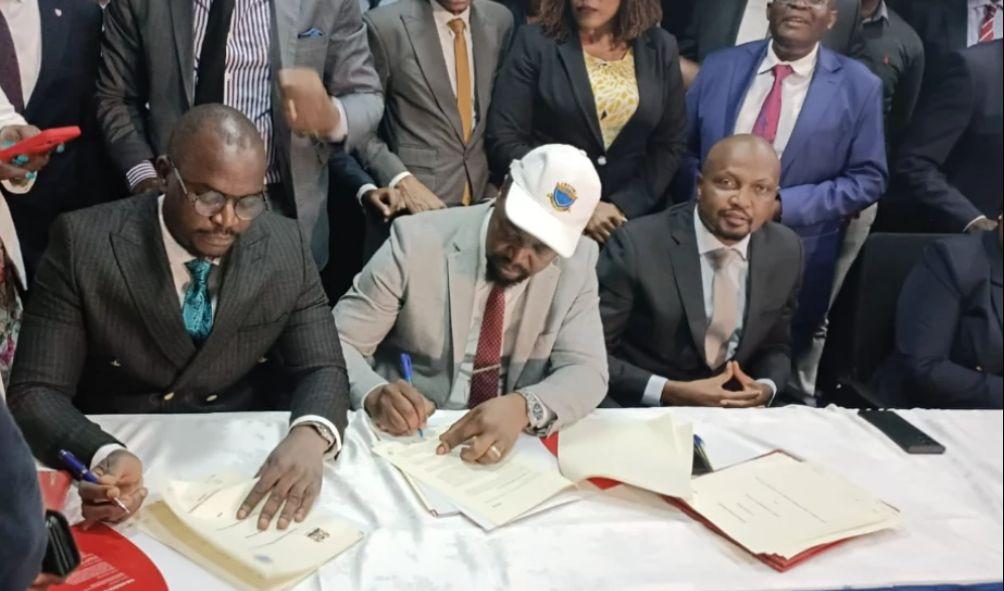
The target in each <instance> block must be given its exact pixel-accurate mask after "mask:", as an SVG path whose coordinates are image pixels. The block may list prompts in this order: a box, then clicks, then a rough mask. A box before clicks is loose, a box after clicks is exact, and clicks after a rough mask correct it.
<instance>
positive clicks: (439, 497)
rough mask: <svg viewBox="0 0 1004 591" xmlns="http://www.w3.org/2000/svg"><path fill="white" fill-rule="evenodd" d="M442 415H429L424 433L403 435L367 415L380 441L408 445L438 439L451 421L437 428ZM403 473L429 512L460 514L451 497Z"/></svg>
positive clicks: (372, 429)
mask: <svg viewBox="0 0 1004 591" xmlns="http://www.w3.org/2000/svg"><path fill="white" fill-rule="evenodd" d="M440 416H442V415H436V414H433V415H432V416H431V417H429V422H428V425H427V428H426V429H424V430H423V432H422V435H419V434H418V433H415V434H413V435H402V436H398V435H391V434H390V433H387V432H386V431H381V430H380V429H379V428H377V426H376V425H374V424H373V421H371V420H370V418H369V417H366V424H367V425H369V427H370V431H372V432H373V435H374V436H375V437H376V438H377V439H379V440H380V441H396V442H397V443H402V444H405V445H407V444H411V443H417V442H419V441H422V440H424V439H429V438H432V439H438V438H439V433H440V432H441V431H445V430H446V429H448V428H449V423H445V425H446V426H445V427H442V428H440V429H437V428H436V427H435V426H434V425H435V424H436V423H438V422H441V421H439V420H438V418H439V417H440ZM401 475H402V476H404V479H405V480H406V481H407V482H408V485H409V486H411V488H412V490H414V491H415V495H416V496H417V497H418V500H419V501H421V503H422V504H423V505H425V508H426V510H427V511H429V513H431V514H433V515H434V516H436V517H449V516H451V515H459V514H460V509H458V508H457V506H456V505H454V504H453V502H452V501H451V500H450V499H449V498H447V497H446V496H444V495H443V494H442V493H440V492H439V491H437V490H436V489H434V488H432V487H430V486H427V485H425V484H423V483H421V482H418V481H416V480H415V479H414V478H412V477H411V476H408V474H406V473H404V472H401Z"/></svg>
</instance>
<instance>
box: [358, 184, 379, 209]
mask: <svg viewBox="0 0 1004 591" xmlns="http://www.w3.org/2000/svg"><path fill="white" fill-rule="evenodd" d="M377 189H379V187H377V186H376V185H374V184H373V183H366V184H365V185H363V186H361V187H359V190H358V191H356V201H358V202H359V203H360V204H362V202H363V195H365V194H366V193H369V192H370V191H376V190H377Z"/></svg>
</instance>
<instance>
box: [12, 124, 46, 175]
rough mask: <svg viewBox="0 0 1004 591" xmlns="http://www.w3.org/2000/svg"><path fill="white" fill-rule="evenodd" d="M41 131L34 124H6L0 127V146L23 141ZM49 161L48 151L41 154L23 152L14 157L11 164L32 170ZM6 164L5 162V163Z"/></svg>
mask: <svg viewBox="0 0 1004 591" xmlns="http://www.w3.org/2000/svg"><path fill="white" fill-rule="evenodd" d="M40 133H42V130H40V129H39V128H37V127H35V126H34V125H8V126H6V127H4V128H3V129H0V146H3V147H4V148H7V147H10V146H13V145H14V144H16V143H18V142H21V141H24V140H26V139H28V138H30V137H34V136H36V135H38V134H40ZM48 163H49V152H45V153H43V154H34V155H31V154H24V155H22V156H18V157H17V158H15V159H14V162H12V164H13V165H14V166H16V167H18V168H21V169H23V170H27V171H29V172H34V171H36V170H39V169H41V168H42V167H43V166H45V165H46V164H48ZM5 164H6V163H5Z"/></svg>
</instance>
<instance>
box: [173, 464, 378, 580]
mask: <svg viewBox="0 0 1004 591" xmlns="http://www.w3.org/2000/svg"><path fill="white" fill-rule="evenodd" d="M254 483H255V481H254V480H237V481H235V480H234V479H233V478H231V477H229V476H216V475H214V476H212V477H210V478H208V479H206V480H204V481H201V482H181V481H174V482H170V483H168V485H167V488H166V490H165V491H164V502H165V503H166V504H167V506H168V507H169V508H170V509H171V511H172V512H173V513H174V514H175V516H176V517H177V518H178V519H179V520H181V521H182V522H183V523H184V524H185V525H186V526H188V528H189V529H190V530H192V532H194V533H195V534H196V535H197V536H198V537H200V538H202V539H204V540H205V541H206V542H208V543H209V544H210V545H212V546H213V547H215V548H216V549H217V550H220V551H221V552H223V553H225V554H226V555H228V556H230V557H232V558H233V559H234V560H235V561H236V562H238V563H240V565H241V566H242V567H243V568H244V569H246V570H247V571H250V572H251V573H254V575H256V577H258V578H260V579H262V580H269V579H276V578H288V577H291V576H294V575H297V574H304V573H309V572H312V571H313V570H315V569H317V568H319V567H320V566H321V565H323V564H324V563H326V562H327V561H329V560H331V559H332V558H334V557H335V556H337V555H338V554H340V553H342V552H344V551H345V550H346V549H348V548H349V547H350V546H352V545H353V544H355V543H356V542H358V541H359V540H360V539H362V537H363V534H362V532H360V531H358V530H357V529H355V528H354V527H352V526H351V525H349V524H348V523H346V522H344V521H342V520H340V519H337V518H335V517H332V516H327V515H323V514H322V513H320V512H317V511H314V512H311V513H310V514H309V515H308V516H307V518H306V519H305V520H304V521H302V522H296V521H293V522H292V523H290V525H289V527H288V528H287V529H285V530H279V529H277V528H276V527H275V526H274V524H273V525H272V527H270V528H269V529H267V530H265V531H260V530H259V529H258V527H257V523H258V515H259V514H260V513H261V510H262V507H263V506H264V504H265V503H264V501H263V502H262V503H260V504H259V505H258V507H256V509H255V511H254V513H253V514H252V515H250V516H248V518H247V519H244V520H238V519H237V518H236V515H237V510H238V508H239V507H240V505H241V503H242V502H243V500H244V498H245V497H246V496H247V493H248V492H249V491H250V490H251V487H252V486H254Z"/></svg>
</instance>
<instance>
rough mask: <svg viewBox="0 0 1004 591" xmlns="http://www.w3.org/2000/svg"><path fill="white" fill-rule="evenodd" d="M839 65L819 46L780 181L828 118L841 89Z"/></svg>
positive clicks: (783, 159) (783, 155)
mask: <svg viewBox="0 0 1004 591" xmlns="http://www.w3.org/2000/svg"><path fill="white" fill-rule="evenodd" d="M840 77H841V76H840V64H839V63H838V62H837V61H836V59H834V57H833V56H832V55H831V54H830V52H829V50H828V49H826V48H824V47H822V46H820V48H819V58H818V62H817V63H816V71H815V73H814V74H813V76H812V82H810V83H809V92H808V94H807V95H806V97H805V102H803V103H802V112H801V113H799V114H798V119H796V120H795V128H794V129H793V130H792V132H791V138H789V139H788V145H787V146H785V148H784V154H782V156H781V178H782V179H784V175H785V174H786V173H787V172H788V169H789V168H791V163H792V162H794V161H796V160H797V159H798V156H799V153H800V152H802V146H803V145H804V144H805V143H806V142H808V141H809V140H811V139H812V136H813V132H814V131H815V127H816V124H817V123H818V122H819V121H822V120H824V119H826V118H827V112H828V111H829V109H830V103H831V102H832V101H833V97H834V96H836V94H837V89H838V88H840Z"/></svg>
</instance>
